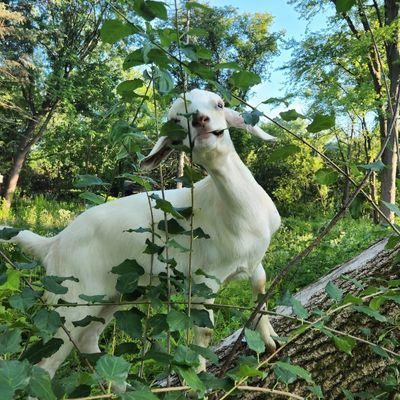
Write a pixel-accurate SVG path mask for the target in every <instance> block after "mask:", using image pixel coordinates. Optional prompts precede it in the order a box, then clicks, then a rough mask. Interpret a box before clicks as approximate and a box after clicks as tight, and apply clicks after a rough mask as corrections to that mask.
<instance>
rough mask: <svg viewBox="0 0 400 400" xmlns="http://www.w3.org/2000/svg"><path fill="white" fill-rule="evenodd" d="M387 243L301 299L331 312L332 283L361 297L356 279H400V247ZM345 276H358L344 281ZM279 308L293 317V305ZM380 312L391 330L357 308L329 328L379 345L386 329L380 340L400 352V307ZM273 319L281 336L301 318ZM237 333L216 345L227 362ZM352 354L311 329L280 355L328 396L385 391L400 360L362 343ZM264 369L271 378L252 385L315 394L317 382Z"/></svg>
mask: <svg viewBox="0 0 400 400" xmlns="http://www.w3.org/2000/svg"><path fill="white" fill-rule="evenodd" d="M385 243H386V241H380V242H378V243H376V244H375V245H373V246H371V247H370V248H369V249H367V250H366V251H364V252H363V253H362V254H360V255H359V256H358V257H355V258H354V259H353V260H351V261H349V262H348V263H346V264H344V265H342V266H341V267H338V268H337V269H335V270H334V271H333V272H332V273H330V274H328V275H327V276H325V277H323V278H321V279H320V280H319V281H318V282H316V283H315V284H313V285H310V286H309V287H307V288H305V289H303V290H302V291H300V292H299V293H298V294H297V295H296V296H295V297H296V298H297V299H298V300H299V301H301V302H302V303H303V305H304V306H305V308H306V309H307V310H308V311H309V312H310V315H312V314H311V309H313V310H316V309H319V310H327V309H328V308H329V307H330V306H331V305H332V299H330V298H329V297H328V296H327V294H326V292H325V290H324V289H325V286H326V284H327V283H328V282H329V281H333V282H334V283H335V285H336V286H338V287H339V288H340V289H341V290H342V291H343V292H344V293H352V294H353V295H355V296H356V295H360V293H361V291H362V289H360V288H358V287H357V285H355V283H354V282H355V280H357V281H360V282H362V283H364V284H365V285H369V286H379V282H382V279H383V282H387V281H388V280H389V279H399V278H400V274H399V261H398V256H399V254H400V246H398V247H397V248H396V249H394V250H391V251H384V250H383V249H384V246H385ZM396 257H397V259H396ZM344 277H346V278H350V279H353V280H349V279H344ZM365 304H368V303H365ZM277 312H279V313H280V314H286V315H288V314H290V312H291V309H290V308H285V307H279V308H278V309H277ZM379 312H380V313H381V314H382V315H384V316H385V317H386V318H387V320H388V321H390V323H389V324H388V325H389V326H388V325H386V326H385V329H384V327H383V325H382V323H381V322H378V321H376V320H375V319H374V318H371V317H369V316H368V315H366V314H363V313H360V312H356V311H354V310H353V309H352V308H351V307H349V308H347V309H345V310H342V311H341V312H340V313H336V314H332V316H331V317H330V318H329V320H328V321H326V322H325V326H327V327H329V328H333V329H336V330H338V331H341V332H345V333H346V334H349V335H354V336H357V337H361V338H363V339H367V340H369V341H371V342H373V343H377V342H378V341H379V337H380V335H383V333H385V335H384V338H385V339H383V342H380V345H382V346H387V347H390V350H392V351H395V352H397V353H398V352H399V351H400V343H399V340H398V339H399V329H398V319H399V316H400V305H399V303H396V302H393V301H386V302H385V303H384V304H383V305H381V307H380V308H379ZM310 318H312V317H310ZM314 318H316V317H314ZM271 322H272V324H273V326H274V329H275V331H276V332H277V334H278V335H279V336H281V337H283V336H287V335H289V334H290V332H292V331H293V330H294V329H295V328H296V327H298V326H299V325H300V324H299V322H295V321H294V320H291V319H288V318H285V317H276V318H273V319H272V318H271ZM396 324H397V325H396ZM396 326H397V328H396ZM360 328H363V329H365V328H368V329H370V331H371V333H370V335H369V336H366V335H365V334H363V333H362V331H361V330H360ZM232 336H233V338H232V337H231V338H228V339H226V340H225V341H223V342H222V343H221V344H220V345H219V346H217V347H216V349H215V351H216V352H217V354H218V355H219V357H220V360H222V363H223V360H224V357H225V356H226V355H227V354H228V353H229V350H230V346H231V345H232V343H233V342H234V341H235V334H234V335H232ZM236 337H237V333H236ZM390 337H391V338H394V339H397V344H389V342H388V341H387V339H389V338H390ZM394 343H396V342H394ZM351 353H352V355H349V354H347V353H345V352H343V351H340V350H338V348H337V347H336V346H335V344H334V342H333V340H332V339H331V338H329V337H328V336H326V335H325V334H323V333H321V331H318V330H311V329H310V330H308V331H307V332H305V333H304V334H302V335H300V336H298V338H297V339H295V340H294V341H293V342H291V343H289V344H287V345H286V346H284V347H283V349H282V351H280V352H279V355H278V356H277V358H279V359H280V360H285V359H287V358H290V362H291V363H292V364H295V365H299V366H301V367H303V368H305V369H306V370H307V371H308V372H309V373H310V374H311V375H312V378H313V380H314V382H315V384H317V385H320V387H321V389H322V391H323V394H324V399H344V398H345V396H344V393H343V389H345V390H348V391H350V392H352V393H357V392H363V391H364V392H366V391H368V392H370V393H373V392H374V391H377V390H379V388H380V383H382V382H383V381H384V380H385V379H386V378H387V377H388V376H389V375H390V373H391V367H393V366H394V365H395V361H394V360H393V359H392V358H385V357H382V356H379V355H378V354H377V353H375V352H374V351H372V350H371V346H369V345H368V344H365V343H361V342H357V344H356V345H355V347H354V348H353V349H352V351H351ZM253 354H254V353H253ZM240 355H250V353H249V350H248V349H246V345H245V344H243V346H242V349H241V351H240V354H238V356H240ZM267 357H268V354H267V355H263V356H262V359H265V358H267ZM277 358H275V359H272V360H271V363H272V362H274V361H277ZM232 367H233V366H232ZM208 371H209V372H212V373H213V374H218V368H216V367H214V369H212V368H211V367H210V368H208ZM264 372H267V373H268V375H267V377H266V378H265V379H262V380H260V379H259V378H257V379H254V378H253V379H250V378H249V380H248V381H247V383H246V384H247V385H250V386H256V387H264V388H269V389H274V390H283V391H286V392H289V393H291V394H296V395H298V396H304V397H306V396H310V391H309V389H308V388H307V387H309V386H311V385H310V383H307V382H306V381H304V380H302V379H297V380H296V381H295V382H293V383H291V384H289V385H288V386H287V385H285V384H283V383H281V382H279V381H278V380H277V379H276V376H275V374H274V373H273V371H272V368H269V367H266V369H265V370H264ZM397 379H398V378H397ZM396 390H397V389H394V391H393V390H392V391H391V389H390V390H388V391H387V397H382V398H391V397H390V396H394V395H396V394H398V392H397V391H396ZM237 393H238V395H239V397H240V398H241V399H246V400H247V399H266V398H271V399H279V398H285V397H280V396H277V395H270V396H271V397H268V395H266V394H265V393H257V392H240V393H239V392H237ZM217 397H218V396H217ZM307 398H308V397H307ZM313 398H314V397H313ZM392 398H394V397H392Z"/></svg>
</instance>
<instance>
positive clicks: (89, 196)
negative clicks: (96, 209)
mask: <svg viewBox="0 0 400 400" xmlns="http://www.w3.org/2000/svg"><path fill="white" fill-rule="evenodd" d="M79 197H80V198H81V199H83V200H87V201H89V202H90V203H93V204H95V205H96V206H98V205H99V204H103V203H104V201H105V198H104V197H103V196H100V195H98V194H96V193H92V192H83V193H79Z"/></svg>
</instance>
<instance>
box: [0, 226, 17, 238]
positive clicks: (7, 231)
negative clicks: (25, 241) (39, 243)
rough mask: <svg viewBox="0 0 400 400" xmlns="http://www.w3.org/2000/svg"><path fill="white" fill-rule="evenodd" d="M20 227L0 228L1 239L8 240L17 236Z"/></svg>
mask: <svg viewBox="0 0 400 400" xmlns="http://www.w3.org/2000/svg"><path fill="white" fill-rule="evenodd" d="M21 230H22V229H17V228H3V229H0V239H1V240H10V239H12V238H13V237H14V236H17V235H18V233H19V232H21Z"/></svg>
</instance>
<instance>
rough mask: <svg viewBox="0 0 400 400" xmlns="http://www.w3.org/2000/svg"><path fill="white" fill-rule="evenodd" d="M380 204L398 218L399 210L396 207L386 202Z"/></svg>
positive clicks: (399, 215)
mask: <svg viewBox="0 0 400 400" xmlns="http://www.w3.org/2000/svg"><path fill="white" fill-rule="evenodd" d="M382 203H383V204H385V206H386V207H387V208H388V209H389V210H390V211H393V212H394V213H395V214H396V215H397V216H398V217H400V208H399V207H397V206H396V204H392V203H388V202H387V201H383V200H382Z"/></svg>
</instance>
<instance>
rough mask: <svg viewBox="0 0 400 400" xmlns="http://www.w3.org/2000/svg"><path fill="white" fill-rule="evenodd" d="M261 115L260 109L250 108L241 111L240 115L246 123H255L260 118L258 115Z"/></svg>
mask: <svg viewBox="0 0 400 400" xmlns="http://www.w3.org/2000/svg"><path fill="white" fill-rule="evenodd" d="M262 115H263V113H262V112H261V111H258V110H252V111H245V112H243V113H242V117H243V119H244V122H245V124H248V125H252V126H254V125H256V124H257V123H258V121H259V120H260V117H261V116H262Z"/></svg>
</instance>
